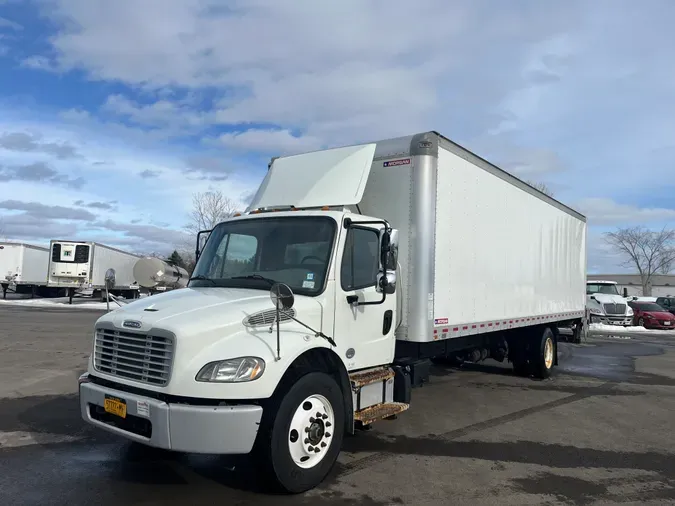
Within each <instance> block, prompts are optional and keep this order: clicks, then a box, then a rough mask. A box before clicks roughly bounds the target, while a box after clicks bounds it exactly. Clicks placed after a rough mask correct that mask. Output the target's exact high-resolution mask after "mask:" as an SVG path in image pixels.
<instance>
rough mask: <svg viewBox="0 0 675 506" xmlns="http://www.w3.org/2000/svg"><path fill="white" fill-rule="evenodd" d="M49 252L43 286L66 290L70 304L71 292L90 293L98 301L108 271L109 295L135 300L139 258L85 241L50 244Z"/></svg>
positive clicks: (137, 291)
mask: <svg viewBox="0 0 675 506" xmlns="http://www.w3.org/2000/svg"><path fill="white" fill-rule="evenodd" d="M49 249H50V252H51V255H50V257H49V269H48V271H47V274H48V278H47V286H48V287H56V288H65V289H67V292H68V294H69V296H70V298H71V300H72V297H73V294H74V293H75V291H82V292H84V291H91V292H92V295H93V296H94V297H96V296H99V297H100V296H101V294H102V293H103V290H104V289H105V288H106V280H105V277H106V272H107V271H108V270H109V269H113V270H114V271H115V285H114V286H113V287H111V288H110V290H109V291H110V293H112V294H113V295H121V296H124V297H126V298H132V299H133V298H136V297H138V293H139V286H138V283H137V282H136V280H135V279H134V265H135V264H136V262H137V261H138V260H139V259H140V258H141V257H140V256H139V255H134V254H132V253H128V252H126V251H122V250H119V249H116V248H112V247H110V246H106V245H105V244H100V243H97V242H88V241H67V240H52V241H51V242H50V248H49Z"/></svg>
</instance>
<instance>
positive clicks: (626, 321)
mask: <svg viewBox="0 0 675 506" xmlns="http://www.w3.org/2000/svg"><path fill="white" fill-rule="evenodd" d="M591 323H602V324H603V325H619V326H623V327H630V326H632V325H633V316H605V315H602V316H601V315H596V314H592V313H591Z"/></svg>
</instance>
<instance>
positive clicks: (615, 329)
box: [588, 323, 675, 335]
mask: <svg viewBox="0 0 675 506" xmlns="http://www.w3.org/2000/svg"><path fill="white" fill-rule="evenodd" d="M674 330H675V328H673V330H656V329H646V328H644V327H639V326H635V327H632V326H631V327H622V326H620V325H605V324H604V323H591V324H590V325H589V326H588V331H589V332H594V331H595V332H603V333H604V332H611V333H612V334H634V333H636V332H639V333H657V334H665V335H675V332H673V331H674Z"/></svg>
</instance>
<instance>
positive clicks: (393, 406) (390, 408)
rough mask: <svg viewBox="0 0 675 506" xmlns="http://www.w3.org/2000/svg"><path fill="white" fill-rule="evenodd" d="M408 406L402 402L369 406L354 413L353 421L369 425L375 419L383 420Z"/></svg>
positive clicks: (401, 411)
mask: <svg viewBox="0 0 675 506" xmlns="http://www.w3.org/2000/svg"><path fill="white" fill-rule="evenodd" d="M409 407H410V405H409V404H405V403H403V402H385V403H382V404H377V405H375V406H370V407H369V408H366V409H363V410H361V411H358V412H356V413H354V421H355V422H360V423H361V424H362V425H370V424H371V423H373V422H376V421H377V420H383V419H385V418H389V417H392V416H395V415H398V414H399V413H403V412H404V411H406V410H407V409H408V408H409Z"/></svg>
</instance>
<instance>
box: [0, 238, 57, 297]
mask: <svg viewBox="0 0 675 506" xmlns="http://www.w3.org/2000/svg"><path fill="white" fill-rule="evenodd" d="M48 266H49V249H48V248H43V247H41V246H34V245H32V244H25V243H18V242H0V282H2V283H5V282H10V283H11V284H15V285H35V286H40V285H46V284H47V267H48Z"/></svg>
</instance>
